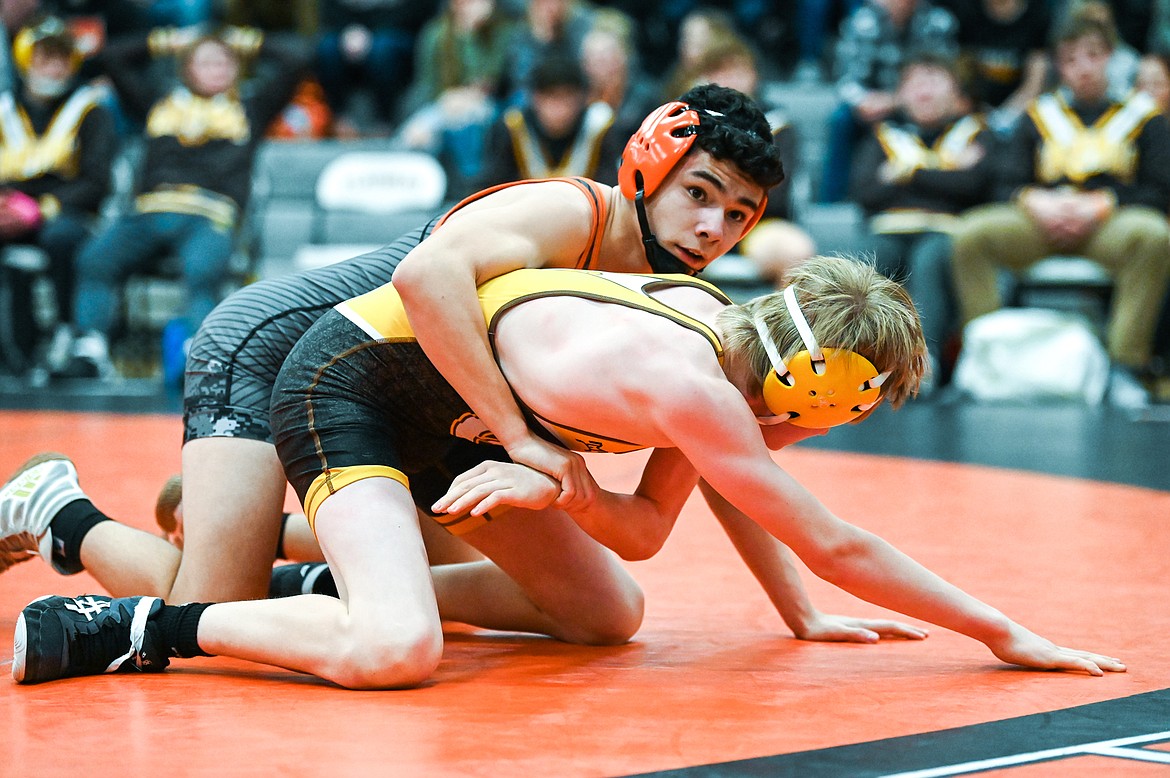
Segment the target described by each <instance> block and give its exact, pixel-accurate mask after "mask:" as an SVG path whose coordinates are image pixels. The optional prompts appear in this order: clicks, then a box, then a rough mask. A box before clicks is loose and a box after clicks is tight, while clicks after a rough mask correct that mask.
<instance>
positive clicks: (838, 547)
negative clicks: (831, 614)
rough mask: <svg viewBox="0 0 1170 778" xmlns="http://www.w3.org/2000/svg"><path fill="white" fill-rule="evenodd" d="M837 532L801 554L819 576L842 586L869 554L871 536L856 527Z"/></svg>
mask: <svg viewBox="0 0 1170 778" xmlns="http://www.w3.org/2000/svg"><path fill="white" fill-rule="evenodd" d="M849 529H850V530H852V531H848V530H847V531H844V532H839V533H837V534H836V535H835V536H834V537H833V538H831V539H829V540H827V541H825V542H822V543H820V544H818V545H817V546H816V547H815V548H814V549H812V550H811V551H809V552H806V553H805V554H804V555H802V556H801V560H802V561H803V562H804V563H805V564H806V565H808V569H809V570H811V571H812V572H813V574H814V575H816V576H817V577H818V578H823V579H824V580H826V581H828V582H829V583H832V584H835V585H837V586H841V585H842V584H843V583H846V582H847V581H848V580H849V578H850V576H851V574H852V573H853V572H855V571H856V570H857V569H858V567H859V566H860V565H861V564H863V560H864V559H866V558H867V557H868V556H869V545H870V544H869V536H868V533H865V532H863V531H861V530H858V529H857V528H856V527H851V528H849Z"/></svg>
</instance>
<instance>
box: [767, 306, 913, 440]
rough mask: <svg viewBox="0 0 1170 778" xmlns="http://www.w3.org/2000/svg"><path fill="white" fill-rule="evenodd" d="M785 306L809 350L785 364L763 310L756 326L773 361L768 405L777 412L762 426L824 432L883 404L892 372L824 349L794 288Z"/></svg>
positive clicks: (843, 351)
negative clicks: (883, 388) (790, 426)
mask: <svg viewBox="0 0 1170 778" xmlns="http://www.w3.org/2000/svg"><path fill="white" fill-rule="evenodd" d="M784 304H785V305H786V306H787V308H788V313H789V315H790V316H791V317H792V322H793V324H795V325H796V329H797V331H798V332H799V333H800V339H801V340H802V341H803V342H804V348H805V350H804V351H800V352H797V353H796V354H795V355H794V356H793V357H792V358H791V359H789V360H788V361H787V362H785V361H784V359H783V357H781V356H780V352H779V351H778V350H777V348H776V344H775V343H773V342H772V337H771V336H770V335H769V334H768V328H767V326H766V325H765V324H764V320H763V318H762V316H761V315H760V313H759V311H758V310H757V312H756V314H755V318H754V324H755V326H756V331H757V332H758V333H759V336H760V341H761V343H762V345H763V346H764V351H765V352H766V353H767V354H768V359H769V361H771V363H772V369H771V370H770V371H768V375H767V376H766V377H765V378H764V387H763V391H764V403H765V404H766V405H767V406H768V410H770V411H772V413H774V414H775V416H772V417H769V418H766V419H760V423H761V424H779V423H780V422H784V421H787V422H788V423H790V424H795V425H796V426H798V427H808V428H812V429H824V428H827V427H836V426H837V425H839V424H845V423H847V422H850V421H853V420H854V419H856V418H858V417H859V416H861V415H862V414H863V413H865V412H866V411H868V410H869V409H870V408H872V407H873V406H875V405H877V403H878V401H879V400H880V399H881V385H882V384H883V383H885V380H886V379H887V378H889V376H890V373H889V371H886V372H884V373H879V372H878V369H877V368H876V367H874V366H873V363H871V362H870V361H869V360H868V359H866V358H865V357H863V356H861V355H860V354H858V353H856V352H853V351H849V350H847V349H836V348H823V349H822V348H821V346H820V344H818V343H817V339H816V337H815V336H814V335H813V332H812V328H811V327H809V326H808V320H807V319H805V317H804V313H803V312H802V311H801V310H800V305H799V304H798V303H797V301H796V288H795V287H794V286H788V287H787V288H785V290H784Z"/></svg>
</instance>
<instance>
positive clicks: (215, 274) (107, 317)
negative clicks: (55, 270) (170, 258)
mask: <svg viewBox="0 0 1170 778" xmlns="http://www.w3.org/2000/svg"><path fill="white" fill-rule="evenodd" d="M168 254H175V255H177V256H178V257H179V259H180V262H181V267H182V274H183V284H184V286H185V302H186V306H185V307H186V310H185V318H186V320H187V325H188V327H190V330H191V332H194V331H195V330H197V329H199V325H200V323H202V321H203V319H204V317H206V316H207V314H209V313H211V309H212V308H214V307H215V305H216V303H218V302H219V296H220V288H221V286H222V283H223V280H224V278H225V277H226V276H227V273H228V266H229V263H230V262H231V256H232V234H231V233H230V232H226V231H224V230H222V229H220V228H218V227H216V226H215V225H214V224H212V223H211V221H210V220H209V219H206V218H204V217H202V216H189V215H187V214H181V213H139V214H132V215H129V216H123V217H121V218H119V219H117V220H115V221H114V222H113V223H112V224H110V225H109V226H108V227H107V228H106V229H105V230H104V231H103V232H102V233H101V234H99V235H98V236H97V237H95V238H94V239H93V240H92V241H90V243H88V244H87V245H86V246H85V248H84V249H82V251H81V253H80V255H78V257H77V296H76V297H75V298H74V300H75V302H74V310H75V317H76V318H75V322H76V325H77V328H78V330H80V331H82V332H88V331H91V330H96V331H97V332H101V333H103V334H105V335H107V336H109V335H110V334H111V333H112V332H113V330H114V326H115V325H116V324H117V321H118V311H119V302H120V301H121V297H122V285H123V284H124V283H125V281H126V278H127V277H128V276H129V275H130V274H131V273H134V272H141V271H144V270H150V269H152V268H157V267H158V265H159V264H160V261H161V260H162V259H163V258H164V257H166V256H167V255H168Z"/></svg>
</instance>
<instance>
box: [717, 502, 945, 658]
mask: <svg viewBox="0 0 1170 778" xmlns="http://www.w3.org/2000/svg"><path fill="white" fill-rule="evenodd" d="M699 489H700V490H701V491H702V492H703V497H704V498H706V500H707V505H708V506H709V507H710V508H711V512H712V513H714V514H715V518H717V519H718V520H719V523H720V524H722V525H723V529H724V531H725V532H727V536H728V537H729V538H730V539H731V543H732V545H734V546H735V550H736V551H738V552H739V555H740V557H741V558H742V559H743V561H744V563H745V564H746V565H747V566H748V569H749V570H751V571H752V575H754V576H755V577H756V580H757V581H759V583H760V586H762V587H763V588H764V591H765V592H766V593H767V595H768V599H770V600H771V601H772V604H773V605H774V606H775V607H776V610H777V612H779V614H780V617H781V618H782V619H784V623H785V624H787V625H788V628H789V629H791V630H792V634H794V635H795V636H796V637H797V638H799V639H801V640H821V641H827V642H842V643H876V642H877V641H878V640H880V639H881V638H907V639H910V640H921V639H923V638H925V637H926V635H927V632H926V630H925V629H922V628H921V627H913V626H910V625H909V624H903V623H902V622H900V621H892V620H889V619H863V618H857V617H853V616H835V615H832V614H829V613H822V612H821V611H819V610H817V608H816V607H815V606H814V605H813V604H812V601H811V600H810V599H809V597H808V593H807V592H806V591H805V588H804V584H803V583H802V582H801V580H800V574H799V573H798V572H797V569H796V562H795V559H794V558H793V555H792V552H791V551H790V550H789V549H788V547H787V546H785V545H784V544H783V543H781V542H780V541H779V540H776V538H774V537H772V536H771V535H769V534H768V533H767V532H766V531H765V530H764V528H763V527H761V526H760V525H759V524H757V523H756V522H754V521H752V520H751V519H750V518H749V517H747V516H745V515H744V514H743V512H742V511H740V510H739V509H738V508H736V507H735V506H734V505H732V504H731V503H729V502H728V501H727V500H725V499H723V497H722V496H721V495H720V494H719V493H718V492H716V491H715V490H714V489H712V488H711V486H710V484H708V483H707V482H706V481H700V482H699Z"/></svg>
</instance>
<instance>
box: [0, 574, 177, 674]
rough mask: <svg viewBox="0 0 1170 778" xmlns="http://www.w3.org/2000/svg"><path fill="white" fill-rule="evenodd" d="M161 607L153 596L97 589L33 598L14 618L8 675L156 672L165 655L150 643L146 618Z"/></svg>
mask: <svg viewBox="0 0 1170 778" xmlns="http://www.w3.org/2000/svg"><path fill="white" fill-rule="evenodd" d="M162 606H163V601H162V600H160V599H159V598H157V597H119V598H117V599H114V598H112V597H106V596H104V595H100V594H85V595H82V596H81V597H56V596H48V597H41V598H39V599H36V600H33V601H32V602H30V603H29V604H28V605H26V606H25V608H24V610H23V611H22V612H21V614H20V617H19V618H17V620H16V634H15V636H14V639H13V649H12V652H13V657H12V677H13V678H15V679H16V682H17V683H39V682H41V681H52V680H54V679H57V678H70V677H73V676H77V675H100V674H102V673H117V672H133V671H138V672H143V673H160V672H162V671H163V669H164V668H166V666H167V665H168V664H170V660H169V659H168V658H167V656H166V652H165V651H163V650H162V649H160V648H158V647H157V646H155V644H154V641H153V640H152V637H151V635H150V632H149V630H147V628H146V620H147V619H149V618H150V617H151V616H152V615H154V614H155V613H157V612H158V611H159V610H160V609H161V608H162Z"/></svg>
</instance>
